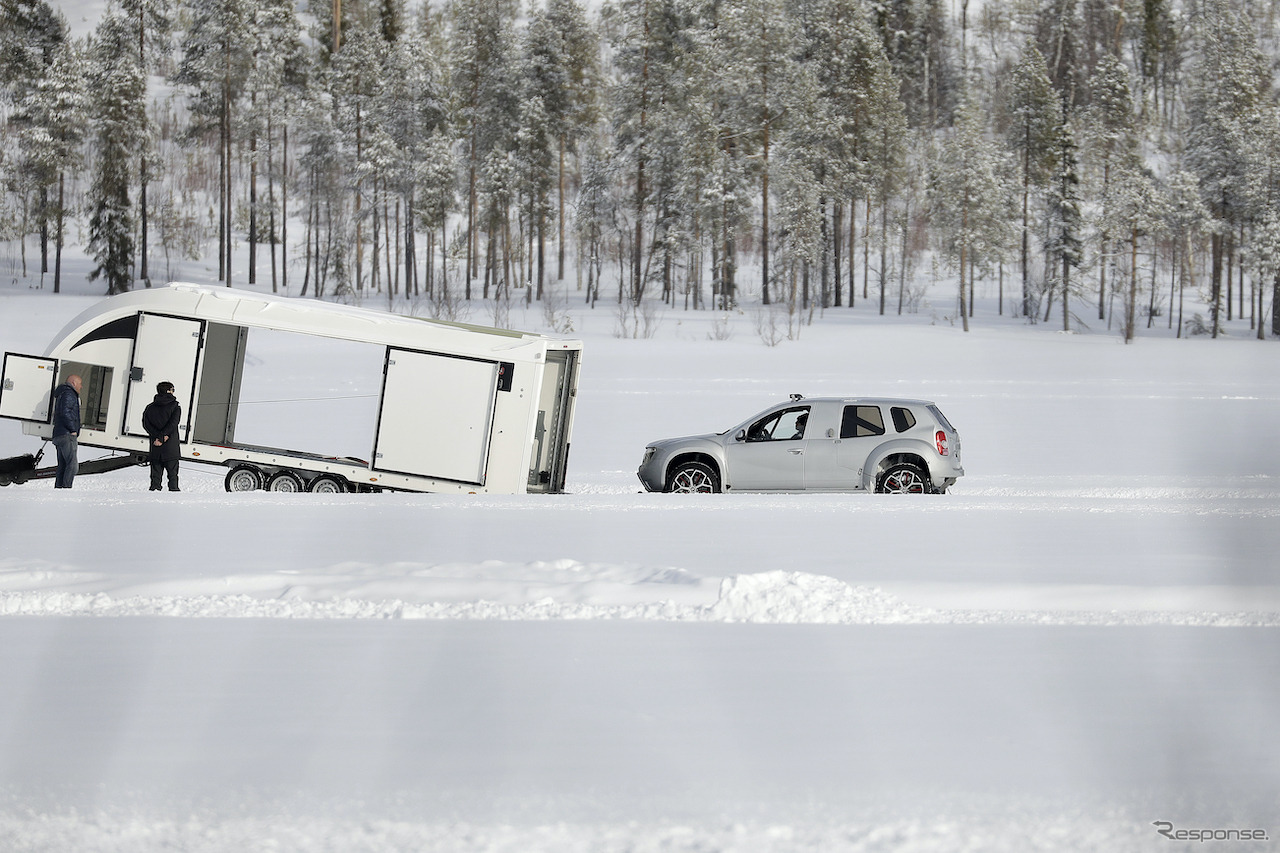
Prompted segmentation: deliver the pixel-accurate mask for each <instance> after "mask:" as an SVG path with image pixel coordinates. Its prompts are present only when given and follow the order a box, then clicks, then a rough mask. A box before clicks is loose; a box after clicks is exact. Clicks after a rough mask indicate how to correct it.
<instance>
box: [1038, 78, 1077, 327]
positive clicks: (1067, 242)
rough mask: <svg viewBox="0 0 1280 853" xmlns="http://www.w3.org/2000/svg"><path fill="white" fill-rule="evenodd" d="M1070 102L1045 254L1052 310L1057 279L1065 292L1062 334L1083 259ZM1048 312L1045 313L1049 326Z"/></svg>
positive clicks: (1051, 196)
mask: <svg viewBox="0 0 1280 853" xmlns="http://www.w3.org/2000/svg"><path fill="white" fill-rule="evenodd" d="M1067 110H1068V107H1067V102H1066V101H1065V100H1064V101H1063V105H1062V112H1063V122H1062V124H1061V125H1060V126H1059V128H1058V156H1057V158H1056V166H1057V169H1056V173H1055V175H1054V179H1053V182H1052V184H1051V185H1050V192H1049V199H1048V201H1049V204H1048V214H1049V217H1048V229H1049V239H1048V241H1047V245H1046V246H1045V252H1046V254H1047V255H1048V256H1049V258H1050V259H1051V261H1052V269H1053V274H1051V276H1050V280H1049V309H1052V307H1053V285H1054V283H1055V279H1056V281H1057V283H1058V284H1059V289H1060V290H1061V292H1062V330H1063V331H1064V332H1069V331H1071V270H1073V269H1076V268H1078V267H1079V266H1080V264H1081V262H1082V261H1083V258H1084V253H1083V246H1082V240H1081V237H1080V230H1081V213H1080V174H1079V161H1078V159H1077V155H1076V150H1077V149H1076V141H1075V133H1074V130H1073V128H1072V125H1071V121H1070V120H1069V118H1068V114H1067ZM1048 319H1049V311H1048V310H1046V312H1045V321H1046V322H1048Z"/></svg>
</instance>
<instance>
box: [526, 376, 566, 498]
mask: <svg viewBox="0 0 1280 853" xmlns="http://www.w3.org/2000/svg"><path fill="white" fill-rule="evenodd" d="M577 384H578V351H577V350H548V351H547V362H546V368H545V369H544V370H543V372H542V388H541V390H540V392H539V394H538V420H537V423H536V424H535V425H534V431H533V457H532V461H531V466H530V469H529V491H530V492H552V493H559V492H563V491H564V481H565V473H566V471H567V469H568V466H569V430H570V427H571V425H572V423H573V403H574V397H575V396H576V395H577Z"/></svg>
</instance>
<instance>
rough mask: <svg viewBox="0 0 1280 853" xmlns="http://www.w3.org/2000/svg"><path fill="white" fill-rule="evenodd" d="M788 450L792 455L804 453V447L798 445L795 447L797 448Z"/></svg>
mask: <svg viewBox="0 0 1280 853" xmlns="http://www.w3.org/2000/svg"><path fill="white" fill-rule="evenodd" d="M787 452H788V453H790V454H791V455H792V456H803V455H804V448H802V447H797V448H795V449H793V450H788V451H787Z"/></svg>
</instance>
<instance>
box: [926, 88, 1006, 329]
mask: <svg viewBox="0 0 1280 853" xmlns="http://www.w3.org/2000/svg"><path fill="white" fill-rule="evenodd" d="M999 162H1000V154H999V152H998V151H997V149H996V147H995V145H994V144H992V143H991V141H990V140H989V139H988V138H987V135H986V128H985V127H984V126H983V122H982V115H981V112H980V110H979V107H978V104H977V103H976V101H974V100H972V99H967V100H966V101H965V103H964V104H963V105H962V106H961V108H960V110H959V113H958V114H957V116H956V126H955V128H954V129H953V130H952V131H951V133H950V134H949V135H948V137H946V138H944V140H943V142H942V145H941V151H940V155H939V156H938V162H937V169H936V171H935V173H934V176H933V183H932V186H931V188H930V189H931V193H930V212H931V215H932V219H933V221H934V222H935V223H936V225H937V226H938V231H937V237H938V239H939V242H940V243H941V247H942V249H943V253H944V254H945V255H946V256H948V257H950V258H953V259H955V260H956V262H957V265H958V267H959V271H960V291H959V300H958V303H957V305H958V308H957V310H958V311H959V313H960V317H961V320H962V328H963V329H964V331H966V332H967V331H969V317H970V315H971V314H972V313H973V305H972V302H971V300H972V296H971V295H969V296H968V298H966V288H965V275H966V274H968V272H969V270H970V269H972V267H973V266H974V265H975V264H974V263H973V260H974V259H973V255H974V254H975V253H981V252H982V251H983V250H985V249H986V248H987V244H986V239H987V237H988V235H990V234H991V233H992V231H993V230H994V229H993V226H992V224H991V223H992V222H993V221H994V220H997V219H998V218H999V217H1000V216H1001V211H1002V210H1003V208H1004V202H1005V200H1006V197H1007V196H1006V193H1005V192H1004V188H1003V184H1002V181H1001V176H1000V169H999ZM971 291H972V282H970V291H969V292H970V293H971ZM966 303H968V304H966Z"/></svg>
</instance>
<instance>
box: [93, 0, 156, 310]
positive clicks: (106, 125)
mask: <svg viewBox="0 0 1280 853" xmlns="http://www.w3.org/2000/svg"><path fill="white" fill-rule="evenodd" d="M132 47H133V44H132V42H131V40H130V38H129V30H128V25H127V22H126V21H125V20H124V19H122V18H121V17H119V16H118V15H117V14H115V13H111V12H108V13H107V15H106V16H105V17H103V19H102V21H101V22H100V23H99V24H98V28H97V31H96V33H95V39H94V43H93V47H92V55H93V63H94V64H93V70H92V72H91V73H92V79H93V86H94V90H95V91H96V92H97V93H98V97H97V98H96V99H95V115H94V125H95V134H94V135H95V149H96V153H97V162H96V163H95V170H94V179H93V186H92V188H91V190H90V193H89V203H90V207H91V213H92V215H91V216H90V219H89V250H90V251H91V252H92V253H93V257H94V260H95V261H96V262H97V266H95V267H94V269H93V271H92V272H90V274H89V279H90V280H91V281H92V280H96V279H98V278H99V277H101V278H103V279H105V280H106V282H107V294H108V295H113V294H117V293H124V292H125V291H127V290H128V289H129V287H130V284H131V283H132V281H133V262H134V248H135V247H134V241H133V208H132V205H131V203H130V201H129V178H130V174H131V171H132V169H131V168H130V164H131V163H132V162H133V158H134V157H136V156H137V153H138V149H139V147H140V144H141V139H140V135H139V132H140V128H141V127H142V119H141V115H142V113H143V111H144V109H145V106H144V97H145V95H146V79H145V77H144V75H143V71H142V68H141V67H140V66H139V64H138V59H137V54H136V52H135V51H134V50H132V49H131V48H132Z"/></svg>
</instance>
